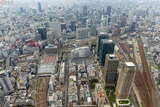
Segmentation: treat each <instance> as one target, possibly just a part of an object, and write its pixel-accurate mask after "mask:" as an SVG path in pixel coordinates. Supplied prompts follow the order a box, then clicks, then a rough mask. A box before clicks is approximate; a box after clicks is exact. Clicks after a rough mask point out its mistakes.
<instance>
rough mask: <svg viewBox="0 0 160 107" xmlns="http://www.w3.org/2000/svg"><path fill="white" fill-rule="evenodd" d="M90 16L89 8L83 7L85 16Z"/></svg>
mask: <svg viewBox="0 0 160 107" xmlns="http://www.w3.org/2000/svg"><path fill="white" fill-rule="evenodd" d="M87 15H88V9H87V6H86V5H85V6H83V16H87Z"/></svg>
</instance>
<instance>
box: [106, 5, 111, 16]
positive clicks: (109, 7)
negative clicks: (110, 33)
mask: <svg viewBox="0 0 160 107" xmlns="http://www.w3.org/2000/svg"><path fill="white" fill-rule="evenodd" d="M111 11H112V8H111V6H108V7H107V12H106V14H107V15H108V16H111Z"/></svg>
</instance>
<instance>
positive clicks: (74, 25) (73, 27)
mask: <svg viewBox="0 0 160 107" xmlns="http://www.w3.org/2000/svg"><path fill="white" fill-rule="evenodd" d="M69 28H70V29H71V31H72V32H74V31H76V22H75V21H71V22H70V26H69Z"/></svg>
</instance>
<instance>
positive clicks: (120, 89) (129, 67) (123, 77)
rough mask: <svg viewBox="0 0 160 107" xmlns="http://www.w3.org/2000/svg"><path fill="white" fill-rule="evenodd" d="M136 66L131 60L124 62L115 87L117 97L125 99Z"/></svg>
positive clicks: (128, 92)
mask: <svg viewBox="0 0 160 107" xmlns="http://www.w3.org/2000/svg"><path fill="white" fill-rule="evenodd" d="M135 73H136V67H135V64H134V63H133V62H125V65H124V67H123V68H122V70H121V71H120V73H119V78H118V82H117V87H116V97H117V98H118V99H127V98H128V96H129V94H130V90H131V87H132V83H133V81H134V78H135Z"/></svg>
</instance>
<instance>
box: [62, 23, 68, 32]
mask: <svg viewBox="0 0 160 107" xmlns="http://www.w3.org/2000/svg"><path fill="white" fill-rule="evenodd" d="M66 29H67V26H66V23H61V32H63V31H64V30H66Z"/></svg>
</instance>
